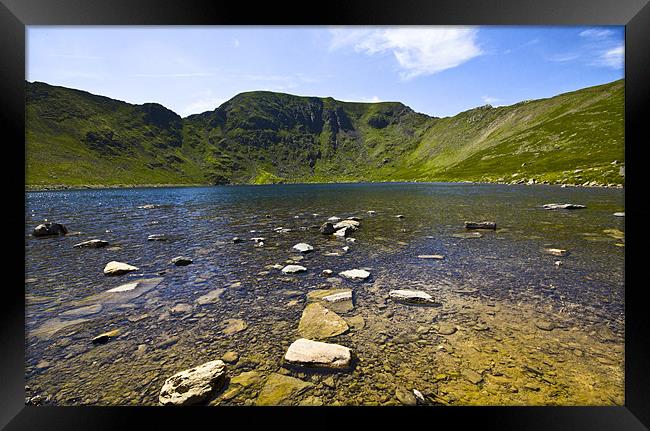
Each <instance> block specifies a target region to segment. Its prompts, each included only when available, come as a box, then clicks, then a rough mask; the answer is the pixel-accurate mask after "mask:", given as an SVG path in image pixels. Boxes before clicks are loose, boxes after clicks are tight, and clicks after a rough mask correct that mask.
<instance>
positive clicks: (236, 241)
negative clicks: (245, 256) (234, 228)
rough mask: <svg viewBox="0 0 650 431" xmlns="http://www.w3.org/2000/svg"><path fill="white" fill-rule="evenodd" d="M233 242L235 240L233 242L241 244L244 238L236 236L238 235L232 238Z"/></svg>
mask: <svg viewBox="0 0 650 431" xmlns="http://www.w3.org/2000/svg"><path fill="white" fill-rule="evenodd" d="M232 242H233V244H239V243H240V242H244V240H243V239H241V238H240V237H238V236H236V237H234V238H233V239H232Z"/></svg>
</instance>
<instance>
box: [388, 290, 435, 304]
mask: <svg viewBox="0 0 650 431" xmlns="http://www.w3.org/2000/svg"><path fill="white" fill-rule="evenodd" d="M388 296H389V297H390V298H391V299H393V300H395V301H400V302H409V303H413V304H433V303H434V302H435V301H434V300H433V297H432V296H431V295H429V294H428V293H426V292H422V291H421V290H407V289H403V290H391V291H390V292H389V293H388Z"/></svg>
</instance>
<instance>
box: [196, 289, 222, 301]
mask: <svg viewBox="0 0 650 431" xmlns="http://www.w3.org/2000/svg"><path fill="white" fill-rule="evenodd" d="M225 290H226V289H214V290H211V291H210V292H208V293H206V294H205V295H201V296H199V297H198V298H196V303H197V304H199V305H205V304H214V303H215V302H217V301H219V299H220V298H221V295H222V294H223V292H224V291H225Z"/></svg>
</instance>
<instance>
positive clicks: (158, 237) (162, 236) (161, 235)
mask: <svg viewBox="0 0 650 431" xmlns="http://www.w3.org/2000/svg"><path fill="white" fill-rule="evenodd" d="M147 241H167V235H165V234H164V233H154V234H152V235H149V236H148V237H147Z"/></svg>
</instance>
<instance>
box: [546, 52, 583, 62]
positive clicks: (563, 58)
mask: <svg viewBox="0 0 650 431" xmlns="http://www.w3.org/2000/svg"><path fill="white" fill-rule="evenodd" d="M579 57H580V55H579V54H572V53H568V54H553V55H549V56H547V57H546V60H548V61H553V62H556V63H564V62H567V61H571V60H576V59H578V58H579Z"/></svg>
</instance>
